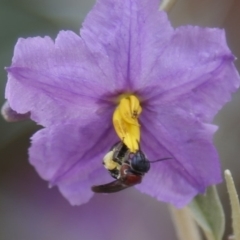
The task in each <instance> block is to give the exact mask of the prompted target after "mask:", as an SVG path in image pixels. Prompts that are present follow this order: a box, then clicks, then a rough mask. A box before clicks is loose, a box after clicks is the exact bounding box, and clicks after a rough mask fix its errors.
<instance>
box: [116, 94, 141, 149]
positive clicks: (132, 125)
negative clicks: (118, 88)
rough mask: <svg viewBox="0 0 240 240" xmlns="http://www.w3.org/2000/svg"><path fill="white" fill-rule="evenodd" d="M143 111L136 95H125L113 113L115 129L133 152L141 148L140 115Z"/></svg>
mask: <svg viewBox="0 0 240 240" xmlns="http://www.w3.org/2000/svg"><path fill="white" fill-rule="evenodd" d="M141 112H142V108H141V106H140V102H139V99H138V98H137V97H136V96H134V95H123V96H121V97H120V100H119V103H118V106H117V107H116V109H115V111H114V113H113V126H114V129H115V131H116V133H117V135H118V137H119V138H120V139H121V141H123V142H124V143H125V144H126V146H127V147H128V148H129V149H130V151H131V152H136V151H137V150H138V149H139V142H140V125H139V123H138V117H139V115H140V113H141Z"/></svg>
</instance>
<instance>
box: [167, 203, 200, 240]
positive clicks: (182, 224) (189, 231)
mask: <svg viewBox="0 0 240 240" xmlns="http://www.w3.org/2000/svg"><path fill="white" fill-rule="evenodd" d="M169 208H170V212H171V216H172V220H173V224H174V226H175V229H176V234H177V237H178V239H179V240H201V237H200V234H199V229H198V227H197V225H196V222H195V220H194V219H193V217H192V215H191V212H190V210H189V209H188V208H187V207H185V208H182V209H176V208H174V207H172V206H170V207H169Z"/></svg>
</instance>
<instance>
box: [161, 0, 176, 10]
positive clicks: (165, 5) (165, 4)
mask: <svg viewBox="0 0 240 240" xmlns="http://www.w3.org/2000/svg"><path fill="white" fill-rule="evenodd" d="M176 2H177V0H162V2H161V4H160V8H159V9H160V10H163V11H165V12H170V11H171V10H172V8H173V6H174V5H175V3H176Z"/></svg>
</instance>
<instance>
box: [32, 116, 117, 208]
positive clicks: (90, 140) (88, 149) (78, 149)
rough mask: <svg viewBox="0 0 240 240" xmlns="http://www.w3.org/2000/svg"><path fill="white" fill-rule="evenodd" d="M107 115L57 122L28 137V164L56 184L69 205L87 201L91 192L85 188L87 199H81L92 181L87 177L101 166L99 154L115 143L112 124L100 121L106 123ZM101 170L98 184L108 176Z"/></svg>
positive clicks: (100, 155) (108, 120)
mask: <svg viewBox="0 0 240 240" xmlns="http://www.w3.org/2000/svg"><path fill="white" fill-rule="evenodd" d="M109 118H110V116H108V117H106V118H101V120H100V119H97V118H95V119H93V120H92V121H91V122H87V121H85V122H81V125H79V123H76V122H74V123H67V124H59V125H55V126H51V127H47V128H45V129H42V130H40V131H38V132H37V133H36V134H34V136H33V137H32V146H31V148H30V150H29V155H30V163H31V164H32V165H33V166H34V167H35V168H36V170H37V172H38V173H39V175H40V176H41V177H42V178H43V179H45V180H48V181H49V182H50V185H51V186H53V185H57V186H58V187H59V188H60V190H61V192H62V193H63V195H64V196H65V197H66V198H67V199H68V200H69V201H70V202H71V203H72V204H80V203H82V201H85V200H86V201H87V199H88V197H90V196H91V195H92V194H90V192H89V191H91V189H90V188H89V191H87V192H86V197H87V198H86V199H85V200H84V197H83V196H81V195H82V193H83V192H84V191H85V190H86V188H88V187H89V186H90V185H89V184H90V183H91V182H92V181H90V180H89V179H90V178H92V177H90V176H91V174H92V172H94V171H98V169H99V168H100V169H104V168H103V166H102V159H103V156H104V155H105V154H106V153H107V151H108V150H109V148H110V147H111V145H113V144H114V143H115V142H117V137H116V135H115V133H114V131H113V129H112V126H110V125H108V124H102V123H103V122H106V123H107V122H110V121H111V118H110V119H109ZM104 173H105V174H102V179H101V176H99V184H101V183H102V182H103V179H104V178H105V175H106V176H108V173H107V172H106V170H105V171H104ZM96 178H98V175H96ZM89 181H90V182H89ZM81 185H82V186H81ZM77 186H78V188H77ZM83 189H84V190H83Z"/></svg>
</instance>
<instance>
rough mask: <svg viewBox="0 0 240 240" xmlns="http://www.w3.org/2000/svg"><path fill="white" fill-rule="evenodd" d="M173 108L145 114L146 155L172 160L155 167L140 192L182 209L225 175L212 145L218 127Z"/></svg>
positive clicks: (153, 165) (143, 146) (143, 131)
mask: <svg viewBox="0 0 240 240" xmlns="http://www.w3.org/2000/svg"><path fill="white" fill-rule="evenodd" d="M172 107H173V106H167V107H166V108H162V109H161V113H159V114H154V113H153V112H150V111H145V113H143V114H142V115H143V116H142V119H141V126H142V148H143V151H145V152H146V154H147V156H148V157H149V159H150V160H156V159H160V158H165V157H171V158H172V159H170V160H166V161H164V162H158V163H153V164H152V165H151V170H150V172H149V173H148V174H146V176H145V177H144V180H143V183H142V184H141V185H139V186H137V188H138V189H140V190H141V191H143V192H145V193H148V194H150V195H151V196H154V197H156V198H157V199H159V200H162V201H166V202H170V203H172V204H174V205H175V206H177V207H182V206H184V205H186V204H187V203H188V202H190V200H191V199H192V198H193V197H194V196H195V195H196V194H197V193H203V192H204V191H205V189H206V187H207V186H209V185H212V184H216V183H219V182H220V181H221V171H220V166H219V159H218V154H217V152H216V149H215V148H214V146H213V144H212V136H213V134H214V132H215V131H216V127H215V126H213V125H206V124H202V123H200V122H198V121H196V120H194V119H192V118H191V116H190V115H186V114H185V112H182V111H181V110H179V111H176V110H175V111H172ZM153 118H154V121H152V120H151V119H153ZM149 123H151V125H149Z"/></svg>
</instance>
